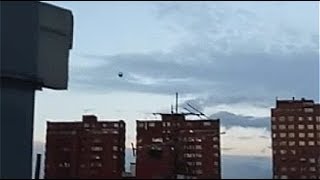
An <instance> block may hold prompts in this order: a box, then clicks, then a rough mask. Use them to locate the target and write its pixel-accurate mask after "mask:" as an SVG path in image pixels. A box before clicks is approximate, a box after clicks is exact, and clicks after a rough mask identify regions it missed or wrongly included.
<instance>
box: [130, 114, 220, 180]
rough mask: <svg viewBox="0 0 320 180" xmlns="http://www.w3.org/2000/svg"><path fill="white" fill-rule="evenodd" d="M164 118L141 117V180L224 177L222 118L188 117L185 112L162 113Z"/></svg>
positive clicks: (139, 142)
mask: <svg viewBox="0 0 320 180" xmlns="http://www.w3.org/2000/svg"><path fill="white" fill-rule="evenodd" d="M161 118H162V120H151V121H145V120H144V121H139V120H137V142H136V143H137V153H136V155H137V159H136V177H137V179H155V178H160V179H169V178H194V179H206V178H209V179H220V178H221V163H220V162H221V158H220V123H219V122H220V121H219V119H216V120H186V119H185V114H161Z"/></svg>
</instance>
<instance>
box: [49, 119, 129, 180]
mask: <svg viewBox="0 0 320 180" xmlns="http://www.w3.org/2000/svg"><path fill="white" fill-rule="evenodd" d="M45 154H46V157H45V179H70V178H72V179H79V178H80V179H120V178H121V177H122V173H123V172H125V169H124V168H125V123H124V121H122V120H120V121H98V120H97V117H96V116H94V115H84V116H83V119H82V122H47V139H46V152H45Z"/></svg>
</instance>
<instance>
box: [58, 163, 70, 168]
mask: <svg viewBox="0 0 320 180" xmlns="http://www.w3.org/2000/svg"><path fill="white" fill-rule="evenodd" d="M59 167H64V168H69V167H70V163H68V162H63V163H59Z"/></svg>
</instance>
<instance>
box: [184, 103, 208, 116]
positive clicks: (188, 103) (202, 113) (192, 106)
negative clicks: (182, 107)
mask: <svg viewBox="0 0 320 180" xmlns="http://www.w3.org/2000/svg"><path fill="white" fill-rule="evenodd" d="M187 105H188V106H190V107H191V108H192V109H193V110H195V111H197V112H198V113H200V115H202V116H204V117H206V118H207V119H210V118H209V117H208V116H206V115H205V114H204V113H202V112H201V111H199V110H198V109H196V108H194V107H193V106H191V105H190V104H189V103H187Z"/></svg>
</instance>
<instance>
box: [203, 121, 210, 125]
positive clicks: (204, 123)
mask: <svg viewBox="0 0 320 180" xmlns="http://www.w3.org/2000/svg"><path fill="white" fill-rule="evenodd" d="M203 126H211V122H203Z"/></svg>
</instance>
